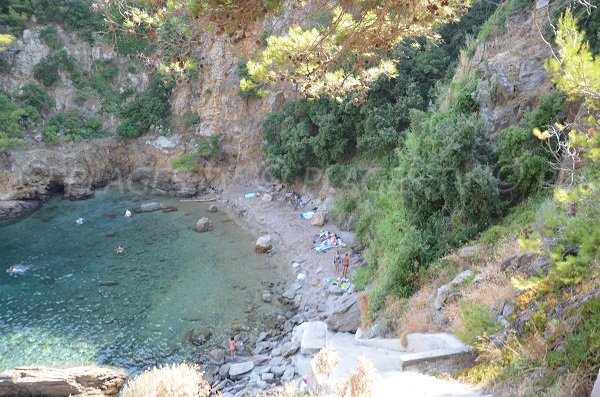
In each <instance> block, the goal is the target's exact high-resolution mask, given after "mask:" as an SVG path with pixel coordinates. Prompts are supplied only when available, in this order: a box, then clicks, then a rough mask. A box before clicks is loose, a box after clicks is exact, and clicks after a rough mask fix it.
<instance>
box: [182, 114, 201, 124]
mask: <svg viewBox="0 0 600 397" xmlns="http://www.w3.org/2000/svg"><path fill="white" fill-rule="evenodd" d="M182 119H183V122H184V124H185V125H187V126H188V127H192V126H194V125H196V124H199V123H200V115H199V114H198V113H196V112H188V113H185V114H184V115H183V116H182Z"/></svg>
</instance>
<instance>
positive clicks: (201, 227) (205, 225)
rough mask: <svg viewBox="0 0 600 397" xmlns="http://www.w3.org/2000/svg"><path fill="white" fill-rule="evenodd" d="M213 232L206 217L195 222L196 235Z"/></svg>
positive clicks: (210, 223)
mask: <svg viewBox="0 0 600 397" xmlns="http://www.w3.org/2000/svg"><path fill="white" fill-rule="evenodd" d="M210 230H213V225H212V221H211V220H210V219H208V218H206V217H203V218H200V219H199V220H198V222H196V231H197V232H198V233H204V232H208V231H210Z"/></svg>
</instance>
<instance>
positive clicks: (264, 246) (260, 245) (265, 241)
mask: <svg viewBox="0 0 600 397" xmlns="http://www.w3.org/2000/svg"><path fill="white" fill-rule="evenodd" d="M271 248H273V243H272V242H271V236H269V235H268V234H267V235H265V236H260V237H259V238H258V240H256V252H258V253H259V254H264V253H266V252H267V251H269V250H270V249H271Z"/></svg>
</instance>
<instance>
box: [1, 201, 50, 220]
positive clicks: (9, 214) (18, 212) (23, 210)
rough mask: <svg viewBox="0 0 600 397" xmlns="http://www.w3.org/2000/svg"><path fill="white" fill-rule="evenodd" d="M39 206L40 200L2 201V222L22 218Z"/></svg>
mask: <svg viewBox="0 0 600 397" xmlns="http://www.w3.org/2000/svg"><path fill="white" fill-rule="evenodd" d="M39 206H40V201H38V200H7V201H0V222H2V221H11V220H13V219H17V218H20V217H22V216H24V215H27V214H29V213H31V212H33V211H35V209H37V208H38V207H39Z"/></svg>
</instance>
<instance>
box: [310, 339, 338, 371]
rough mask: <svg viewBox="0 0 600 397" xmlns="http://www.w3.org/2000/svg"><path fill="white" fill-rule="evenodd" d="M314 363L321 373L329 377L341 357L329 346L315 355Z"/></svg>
mask: <svg viewBox="0 0 600 397" xmlns="http://www.w3.org/2000/svg"><path fill="white" fill-rule="evenodd" d="M313 362H314V364H315V368H316V369H317V371H318V372H319V373H321V374H324V375H329V374H331V372H332V371H333V369H334V368H335V366H336V365H338V363H339V362H340V356H339V355H338V354H337V353H336V352H335V350H333V348H332V347H331V346H329V345H328V346H325V347H324V348H322V349H321V350H320V351H319V352H318V353H317V354H316V355H315V357H314V358H313Z"/></svg>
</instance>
